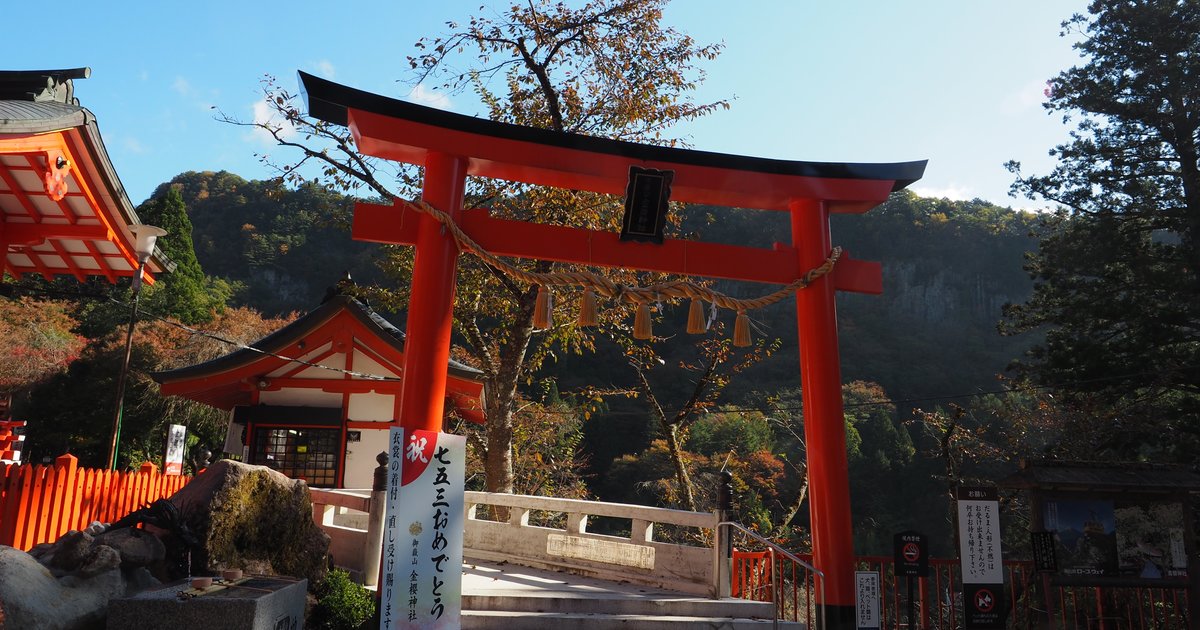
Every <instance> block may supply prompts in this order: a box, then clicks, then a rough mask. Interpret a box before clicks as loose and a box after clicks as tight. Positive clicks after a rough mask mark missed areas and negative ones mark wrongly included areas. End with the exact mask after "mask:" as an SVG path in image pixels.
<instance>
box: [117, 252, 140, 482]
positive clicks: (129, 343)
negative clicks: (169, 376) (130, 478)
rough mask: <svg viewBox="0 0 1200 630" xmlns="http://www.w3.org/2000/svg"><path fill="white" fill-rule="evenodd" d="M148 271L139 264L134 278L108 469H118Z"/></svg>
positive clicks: (118, 380) (119, 373)
mask: <svg viewBox="0 0 1200 630" xmlns="http://www.w3.org/2000/svg"><path fill="white" fill-rule="evenodd" d="M145 270H146V261H145V260H141V261H139V262H138V268H137V273H136V274H135V275H134V276H133V309H132V310H131V311H130V313H129V328H128V329H127V330H126V331H125V358H124V359H123V360H122V361H121V371H120V372H118V373H117V407H116V409H115V410H114V411H113V428H112V443H111V444H109V446H108V469H109V470H116V469H117V444H118V443H119V442H120V441H121V416H122V414H123V413H124V412H125V381H126V379H127V378H128V376H129V359H130V357H131V356H133V327H134V325H136V324H137V314H138V298H139V297H140V296H141V294H142V273H143V272H144V271H145Z"/></svg>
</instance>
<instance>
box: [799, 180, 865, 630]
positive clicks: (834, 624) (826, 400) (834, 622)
mask: <svg viewBox="0 0 1200 630" xmlns="http://www.w3.org/2000/svg"><path fill="white" fill-rule="evenodd" d="M789 210H790V212H791V224H792V244H793V246H795V247H796V250H797V256H798V258H799V266H800V268H802V269H815V268H816V267H818V266H820V265H821V263H822V262H824V260H825V257H826V256H828V255H829V252H830V251H831V250H832V249H833V244H832V239H831V237H830V233H829V210H828V208H826V206H825V204H824V203H823V202H821V201H818V200H814V199H803V200H799V201H793V202H792V203H791V204H789ZM796 320H797V325H798V326H799V333H800V387H801V394H802V400H803V406H804V443H805V444H807V445H808V448H807V456H808V488H809V491H808V501H809V514H810V520H811V527H812V544H813V565H814V566H816V567H820V568H822V569H825V570H826V571H828V570H829V567H853V566H854V540H853V537H852V536H850V535H849V534H850V532H852V531H853V521H852V519H851V516H850V477H849V471H848V467H847V460H846V421H845V417H844V415H843V409H842V374H841V363H840V359H839V356H838V337H837V312H836V306H835V301H834V282H833V279H832V278H831V277H830V276H828V275H826V276H824V277H822V278H820V279H818V280H817V281H816V282H813V283H812V284H810V285H809V286H808V287H807V288H805V289H801V290H799V291H797V292H796ZM832 573H833V575H827V579H826V584H825V589H826V592H825V597H826V601H827V602H828V603H827V604H826V606H825V611H824V616H825V623H824V625H822V627H823V628H851V627H854V626H853V623H854V590H853V589H854V584H853V583H852V580H851V579H850V578H851V577H852V574H851V573H850V572H848V571H836V572H832ZM829 578H833V579H829Z"/></svg>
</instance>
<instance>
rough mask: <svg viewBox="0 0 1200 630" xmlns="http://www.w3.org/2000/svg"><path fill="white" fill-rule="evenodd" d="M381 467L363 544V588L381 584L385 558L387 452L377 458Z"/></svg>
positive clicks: (373, 493)
mask: <svg viewBox="0 0 1200 630" xmlns="http://www.w3.org/2000/svg"><path fill="white" fill-rule="evenodd" d="M375 461H377V462H379V466H378V467H376V468H375V478H374V480H373V481H372V483H371V514H370V517H369V518H368V520H367V538H366V541H365V542H364V543H363V545H364V548H363V563H362V567H363V586H375V585H377V584H379V567H380V562H381V560H382V558H383V527H384V522H383V519H384V516H385V513H386V511H387V510H386V505H387V504H386V499H387V467H388V454H387V452H383V453H380V454H379V455H377V456H375Z"/></svg>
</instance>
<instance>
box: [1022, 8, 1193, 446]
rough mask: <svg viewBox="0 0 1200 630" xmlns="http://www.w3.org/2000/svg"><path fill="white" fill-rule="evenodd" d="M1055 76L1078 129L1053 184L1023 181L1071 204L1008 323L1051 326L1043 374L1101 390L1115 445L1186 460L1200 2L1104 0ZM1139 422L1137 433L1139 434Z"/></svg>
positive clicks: (1055, 99)
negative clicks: (1074, 59) (1079, 57)
mask: <svg viewBox="0 0 1200 630" xmlns="http://www.w3.org/2000/svg"><path fill="white" fill-rule="evenodd" d="M1089 10H1090V11H1091V15H1090V16H1081V15H1077V16H1075V17H1074V18H1073V19H1072V20H1070V21H1068V22H1067V23H1065V24H1064V27H1065V28H1066V29H1068V30H1074V29H1077V28H1079V29H1083V30H1084V32H1085V33H1086V36H1087V37H1086V39H1085V40H1084V41H1082V42H1081V43H1079V44H1077V45H1076V47H1077V48H1078V49H1079V50H1080V51H1081V52H1082V53H1083V54H1084V55H1085V57H1086V62H1085V63H1083V64H1082V65H1080V66H1077V67H1074V68H1071V69H1069V70H1066V71H1065V72H1063V73H1061V74H1060V75H1058V77H1056V78H1055V79H1053V80H1052V81H1051V82H1050V86H1049V89H1048V92H1047V94H1048V96H1049V100H1048V101H1047V103H1046V107H1047V109H1049V110H1050V111H1052V112H1056V113H1062V114H1064V115H1065V116H1067V117H1070V118H1074V119H1076V120H1078V121H1079V126H1078V129H1077V130H1076V131H1075V132H1073V134H1072V136H1073V139H1072V141H1071V142H1069V143H1067V144H1064V145H1061V146H1059V147H1057V148H1055V150H1054V151H1053V155H1055V156H1057V158H1058V160H1059V165H1058V167H1057V168H1055V169H1054V171H1053V172H1051V173H1050V174H1048V175H1044V176H1040V177H1021V176H1020V170H1019V169H1020V165H1019V164H1017V163H1011V164H1010V169H1011V170H1013V172H1015V173H1017V174H1018V176H1019V179H1018V180H1017V182H1016V184H1015V186H1014V188H1015V189H1017V190H1020V191H1023V192H1025V193H1026V194H1027V195H1029V196H1030V197H1031V198H1032V197H1041V198H1044V199H1047V200H1050V201H1053V202H1056V203H1058V204H1060V206H1061V210H1059V211H1058V212H1057V213H1055V214H1054V215H1052V216H1048V217H1047V218H1046V220H1045V223H1046V226H1047V229H1048V233H1047V235H1046V236H1045V237H1044V238H1043V239H1042V241H1041V245H1040V249H1039V251H1038V252H1037V253H1036V255H1034V256H1033V257H1032V258H1031V259H1030V264H1029V265H1028V267H1027V269H1028V270H1029V271H1030V273H1031V275H1032V276H1033V278H1034V280H1035V282H1036V288H1035V292H1034V294H1033V296H1032V298H1031V299H1030V300H1029V301H1028V302H1026V303H1025V304H1021V305H1019V306H1014V307H1011V308H1010V309H1008V311H1007V313H1006V315H1007V322H1006V325H1007V330H1008V331H1009V332H1020V331H1027V330H1034V329H1041V328H1044V329H1046V331H1047V333H1046V339H1045V342H1044V343H1043V344H1041V345H1039V346H1038V347H1036V348H1035V349H1034V351H1033V352H1032V353H1031V354H1030V357H1029V361H1028V363H1027V365H1026V367H1027V368H1028V369H1029V373H1030V374H1031V375H1032V377H1033V378H1034V380H1035V381H1036V382H1038V383H1041V384H1043V385H1053V386H1055V387H1057V388H1058V389H1059V390H1061V391H1064V392H1071V393H1074V394H1076V395H1078V396H1084V395H1090V396H1100V397H1102V398H1103V399H1105V400H1106V401H1108V403H1109V404H1111V405H1112V406H1113V408H1114V410H1115V413H1116V416H1115V418H1116V421H1115V422H1113V423H1112V427H1111V429H1110V431H1111V435H1110V436H1109V439H1108V441H1107V450H1109V451H1111V454H1113V455H1116V456H1119V457H1124V458H1139V459H1140V458H1163V457H1187V456H1188V454H1189V453H1194V452H1195V450H1194V449H1195V447H1197V446H1200V420H1198V418H1200V385H1198V384H1200V148H1198V147H1197V138H1198V137H1200V109H1197V104H1200V52H1198V51H1200V2H1197V1H1195V0H1120V1H1118V0H1097V1H1096V2H1093V3H1092V4H1091V5H1090V7H1089ZM1130 429H1134V430H1133V431H1132V432H1131V431H1130Z"/></svg>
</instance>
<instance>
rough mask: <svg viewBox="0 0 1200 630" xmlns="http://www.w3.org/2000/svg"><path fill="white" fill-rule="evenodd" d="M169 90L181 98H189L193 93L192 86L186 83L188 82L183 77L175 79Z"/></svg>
mask: <svg viewBox="0 0 1200 630" xmlns="http://www.w3.org/2000/svg"><path fill="white" fill-rule="evenodd" d="M171 89H172V90H175V91H176V92H178V93H179V94H182V95H183V96H191V95H192V94H193V92H194V90H193V89H192V84H191V83H188V80H187V79H185V78H183V77H175V82H174V83H172V84H171Z"/></svg>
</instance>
